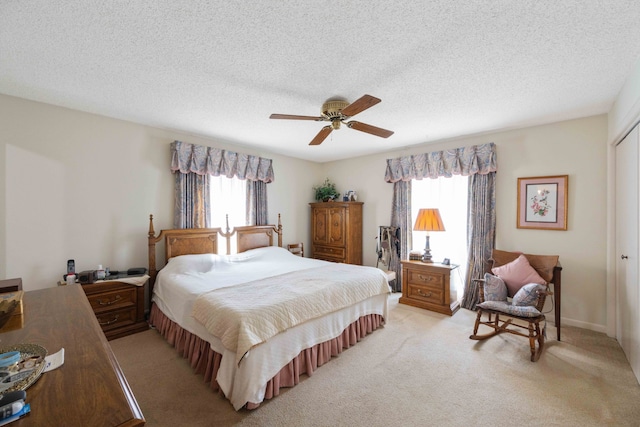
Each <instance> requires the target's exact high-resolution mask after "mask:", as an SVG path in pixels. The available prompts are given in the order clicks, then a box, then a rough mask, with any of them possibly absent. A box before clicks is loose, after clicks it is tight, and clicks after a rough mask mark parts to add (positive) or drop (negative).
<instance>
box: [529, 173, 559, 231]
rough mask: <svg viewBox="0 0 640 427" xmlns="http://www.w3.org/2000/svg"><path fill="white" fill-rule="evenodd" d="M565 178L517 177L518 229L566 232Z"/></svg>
mask: <svg viewBox="0 0 640 427" xmlns="http://www.w3.org/2000/svg"><path fill="white" fill-rule="evenodd" d="M568 185H569V175H558V176H536V177H531V178H518V223H517V226H518V228H531V229H536V230H566V229H567V194H568Z"/></svg>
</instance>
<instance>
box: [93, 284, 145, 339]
mask: <svg viewBox="0 0 640 427" xmlns="http://www.w3.org/2000/svg"><path fill="white" fill-rule="evenodd" d="M148 281H149V276H143V277H130V278H122V279H113V280H100V281H98V282H96V283H91V284H86V285H82V289H83V290H84V293H85V294H86V295H87V298H88V299H89V304H91V308H92V309H93V312H94V313H95V315H96V318H97V319H98V323H99V324H100V327H101V328H102V331H103V332H104V334H105V336H106V337H107V339H108V340H112V339H115V338H121V337H124V336H126V335H130V334H134V333H136V332H142V331H146V330H147V329H149V324H148V323H147V321H146V320H145V318H144V288H145V284H146V283H147V282H148ZM130 282H136V283H142V285H140V286H139V285H136V284H134V283H130Z"/></svg>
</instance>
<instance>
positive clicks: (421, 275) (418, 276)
mask: <svg viewBox="0 0 640 427" xmlns="http://www.w3.org/2000/svg"><path fill="white" fill-rule="evenodd" d="M407 274H408V277H407V282H408V283H409V285H411V284H416V285H427V286H433V287H436V288H439V289H442V286H443V285H444V275H443V274H439V273H432V272H427V271H416V270H408V271H407Z"/></svg>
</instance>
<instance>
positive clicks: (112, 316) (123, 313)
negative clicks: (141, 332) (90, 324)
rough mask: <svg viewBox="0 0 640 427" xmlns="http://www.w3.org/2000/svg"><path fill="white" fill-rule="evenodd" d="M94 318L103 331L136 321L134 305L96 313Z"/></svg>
mask: <svg viewBox="0 0 640 427" xmlns="http://www.w3.org/2000/svg"><path fill="white" fill-rule="evenodd" d="M96 318H97V319H98V323H99V324H100V327H101V328H102V330H103V331H104V332H107V331H109V330H111V329H117V328H121V327H123V326H127V325H133V324H134V323H135V322H136V307H135V306H134V307H130V308H123V309H120V310H113V311H107V312H104V313H101V314H96Z"/></svg>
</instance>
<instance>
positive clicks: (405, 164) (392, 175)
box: [384, 142, 498, 182]
mask: <svg viewBox="0 0 640 427" xmlns="http://www.w3.org/2000/svg"><path fill="white" fill-rule="evenodd" d="M496 170H498V160H497V156H496V145H495V144H494V143H493V142H491V143H489V144H482V145H472V146H470V147H462V148H454V149H453V150H444V151H434V152H432V153H423V154H415V155H413V156H406V157H398V158H396V159H387V171H386V173H385V176H384V179H385V181H387V182H396V181H409V180H412V179H424V178H434V179H435V178H439V177H441V176H444V177H450V176H452V175H462V176H470V175H474V174H477V173H479V174H482V175H485V174H488V173H489V172H495V171H496Z"/></svg>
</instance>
